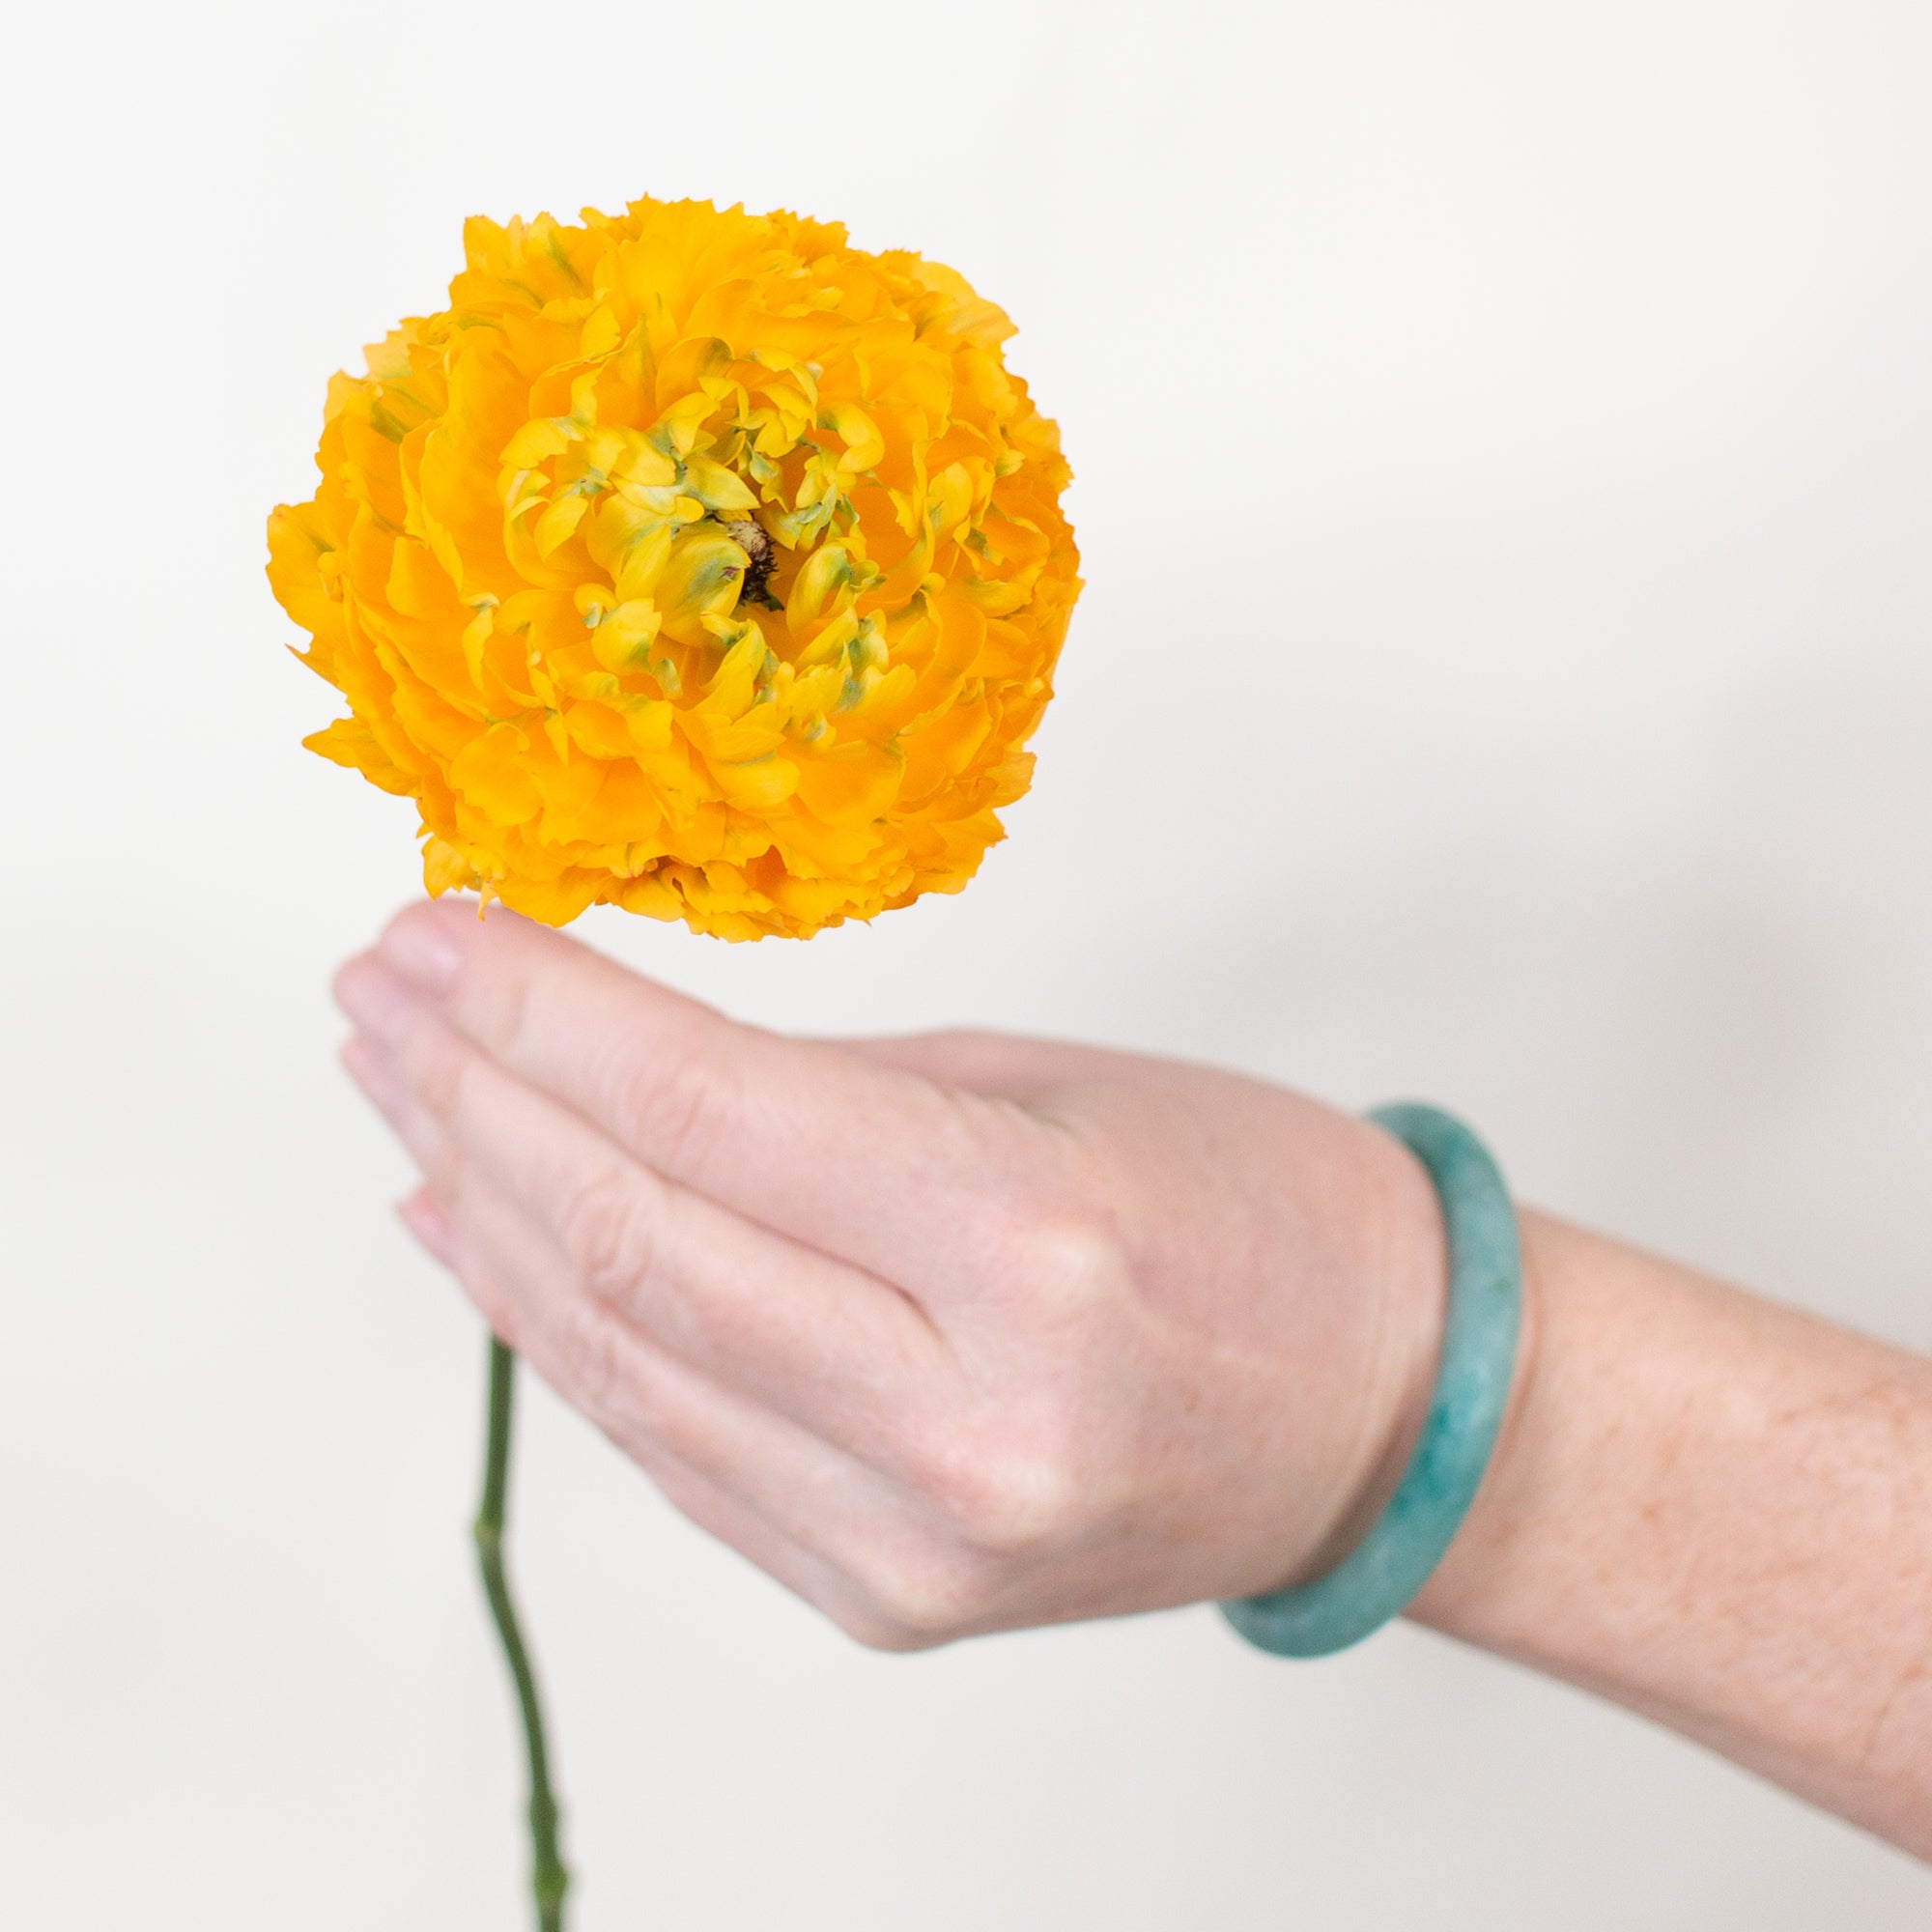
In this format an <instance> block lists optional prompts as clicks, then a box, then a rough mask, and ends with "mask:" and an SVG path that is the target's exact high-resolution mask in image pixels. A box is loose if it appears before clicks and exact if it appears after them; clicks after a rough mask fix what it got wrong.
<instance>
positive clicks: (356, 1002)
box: [335, 953, 416, 1046]
mask: <svg viewBox="0 0 1932 1932" xmlns="http://www.w3.org/2000/svg"><path fill="white" fill-rule="evenodd" d="M335 1004H336V1005H337V1006H338V1007H340V1008H341V1009H342V1010H343V1011H344V1012H345V1013H347V1014H348V1015H349V1017H350V1018H351V1019H352V1020H354V1021H355V1024H356V1025H357V1026H358V1027H360V1028H361V1030H362V1031H363V1032H364V1033H366V1034H367V1035H368V1036H369V1037H370V1038H371V1039H376V1040H380V1041H381V1042H382V1043H383V1044H384V1046H393V1045H395V1043H396V1041H397V1040H398V1039H400V1038H401V1037H402V1034H403V1029H404V1028H405V1027H406V1026H407V1025H408V1024H409V1019H410V1014H411V1013H412V1011H413V1010H414V1009H415V1006H416V995H415V993H414V992H413V990H412V988H410V987H409V986H407V985H405V984H404V982H403V981H402V980H399V979H397V978H396V976H395V975H394V974H393V973H391V972H389V971H387V970H386V968H384V966H383V965H382V964H381V963H380V962H379V961H378V960H376V959H373V958H371V957H370V956H369V955H368V954H367V953H364V954H363V955H362V957H361V958H359V959H352V960H351V961H350V962H349V964H348V965H347V966H345V967H344V968H343V969H342V971H341V972H340V973H338V974H337V975H336V976H335Z"/></svg>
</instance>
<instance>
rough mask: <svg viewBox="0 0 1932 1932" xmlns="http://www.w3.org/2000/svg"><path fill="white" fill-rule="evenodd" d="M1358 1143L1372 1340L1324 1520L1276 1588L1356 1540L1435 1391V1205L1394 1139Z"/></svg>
mask: <svg viewBox="0 0 1932 1932" xmlns="http://www.w3.org/2000/svg"><path fill="white" fill-rule="evenodd" d="M1366 1138H1367V1139H1368V1140H1369V1141H1370V1143H1371V1145H1370V1146H1369V1147H1368V1148H1367V1149H1366V1150H1365V1153H1364V1159H1363V1189H1364V1192H1363V1196H1362V1199H1361V1200H1360V1201H1359V1202H1358V1203H1356V1204H1355V1205H1356V1209H1357V1211H1359V1212H1360V1214H1361V1216H1362V1219H1361V1225H1362V1226H1363V1227H1364V1228H1365V1229H1366V1230H1368V1231H1369V1244H1368V1246H1367V1248H1366V1250H1365V1253H1364V1255H1363V1258H1362V1264H1361V1276H1360V1279H1361V1284H1362V1286H1361V1289H1360V1291H1359V1292H1360V1293H1361V1295H1362V1298H1363V1301H1364V1303H1365V1304H1366V1306H1367V1309H1368V1315H1367V1321H1368V1326H1369V1334H1370V1340H1369V1344H1368V1347H1367V1350H1366V1354H1365V1367H1364V1371H1363V1373H1362V1375H1361V1376H1360V1378H1359V1379H1358V1380H1357V1382H1356V1384H1355V1388H1356V1390H1357V1393H1356V1394H1355V1396H1354V1400H1353V1415H1352V1417H1351V1427H1350V1431H1349V1433H1348V1434H1347V1435H1344V1436H1343V1438H1342V1454H1341V1455H1340V1457H1339V1458H1338V1460H1337V1471H1338V1473H1337V1476H1336V1479H1335V1481H1334V1483H1333V1485H1332V1489H1331V1494H1332V1495H1333V1497H1334V1502H1333V1505H1332V1507H1331V1510H1330V1513H1329V1517H1328V1520H1327V1521H1326V1522H1325V1524H1324V1525H1323V1526H1322V1527H1321V1533H1320V1535H1319V1536H1318V1538H1317V1540H1316V1541H1315V1543H1314V1544H1313V1546H1312V1547H1311V1548H1309V1549H1308V1550H1307V1552H1306V1553H1305V1554H1304V1555H1303V1557H1302V1558H1301V1560H1300V1562H1299V1563H1297V1564H1296V1566H1295V1568H1294V1571H1293V1574H1292V1575H1291V1576H1289V1577H1285V1578H1281V1579H1278V1583H1277V1587H1278V1586H1279V1583H1281V1582H1285V1583H1288V1584H1296V1583H1301V1582H1304V1581H1306V1580H1308V1579H1309V1578H1311V1577H1320V1576H1322V1575H1325V1574H1326V1573H1327V1572H1328V1571H1330V1570H1332V1569H1333V1568H1334V1567H1335V1565H1336V1564H1337V1563H1339V1562H1340V1561H1341V1560H1342V1558H1343V1557H1345V1556H1346V1555H1347V1554H1348V1553H1349V1551H1350V1550H1351V1549H1352V1548H1354V1547H1355V1546H1356V1545H1357V1544H1358V1543H1360V1541H1361V1540H1362V1538H1363V1536H1364V1535H1365V1534H1366V1533H1367V1531H1368V1529H1369V1527H1370V1525H1371V1524H1373V1523H1374V1522H1375V1520H1376V1519H1377V1518H1378V1517H1379V1516H1380V1515H1381V1513H1382V1511H1383V1509H1384V1508H1385V1507H1386V1505H1387V1503H1388V1500H1389V1498H1390V1496H1391V1495H1393V1494H1394V1492H1395V1490H1396V1487H1397V1485H1398V1484H1399V1483H1400V1482H1401V1480H1402V1476H1403V1471H1404V1470H1405V1469H1406V1466H1407V1464H1408V1461H1409V1457H1410V1455H1411V1454H1412V1452H1413V1450H1414V1448H1415V1445H1416V1442H1417V1441H1418V1439H1419V1438H1420V1436H1421V1435H1422V1430H1423V1425H1424V1423H1425V1422H1426V1420H1427V1419H1428V1414H1429V1405H1430V1400H1431V1397H1432V1395H1433V1393H1434V1390H1435V1377H1436V1369H1437V1365H1438V1363H1439V1360H1440V1356H1441V1349H1442V1329H1443V1319H1444V1315H1445V1313H1446V1310H1447V1305H1448V1287H1449V1256H1448V1246H1447V1242H1446V1240H1445V1238H1444V1232H1443V1224H1442V1210H1441V1205H1440V1203H1439V1201H1438V1200H1437V1197H1436V1193H1435V1186H1434V1184H1433V1183H1432V1182H1431V1180H1430V1179H1429V1175H1428V1172H1427V1170H1426V1169H1425V1168H1424V1167H1423V1165H1422V1163H1421V1161H1420V1160H1418V1159H1417V1158H1416V1156H1415V1155H1414V1154H1413V1153H1411V1152H1410V1151H1408V1149H1406V1147H1404V1146H1403V1145H1402V1143H1401V1142H1400V1141H1398V1140H1396V1139H1395V1138H1394V1137H1393V1136H1392V1135H1390V1134H1387V1133H1385V1132H1383V1131H1382V1130H1381V1129H1380V1128H1379V1127H1374V1128H1370V1129H1368V1134H1367V1136H1366Z"/></svg>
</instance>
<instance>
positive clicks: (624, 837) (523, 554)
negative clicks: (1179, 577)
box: [269, 200, 1079, 939]
mask: <svg viewBox="0 0 1932 1932" xmlns="http://www.w3.org/2000/svg"><path fill="white" fill-rule="evenodd" d="M464 252H465V257H466V266H465V268H464V270H463V272H462V273H461V274H459V275H458V276H457V278H456V279H455V281H454V282H452V283H451V284H450V289H449V306H448V308H447V309H445V310H443V311H442V312H441V313H440V314H438V315H433V316H428V317H422V318H415V319H412V320H410V321H407V322H405V323H404V324H403V326H402V327H401V328H400V329H398V330H397V331H396V332H395V333H393V334H392V335H390V336H389V337H388V338H387V340H386V341H384V342H383V343H382V344H380V345H378V346H376V347H373V348H371V349H370V350H369V351H368V374H367V375H366V376H362V377H350V376H338V377H336V378H335V379H334V380H333V382H332V383H331V384H330V386H329V394H328V406H327V421H326V425H325V428H324V430H323V437H322V445H321V448H320V449H319V450H318V452H317V458H316V460H317V465H318V467H319V468H320V469H321V471H322V478H323V480H322V484H321V487H320V488H319V489H318V490H317V492H316V494H315V496H314V497H313V498H311V499H310V500H309V501H308V502H306V503H301V504H297V505H292V506H284V507H283V508H280V509H278V510H276V512H275V513H274V515H273V516H272V517H271V518H270V524H269V543H270V565H269V577H270V583H271V584H272V585H273V588H274V592H275V595H276V597H277V599H278V600H279V601H280V603H281V605H282V608H283V609H284V610H285V611H288V613H289V615H290V616H291V617H293V618H294V619H295V620H296V622H297V623H298V624H299V625H300V626H301V627H302V628H303V629H304V630H306V631H307V632H308V633H309V634H310V635H311V638H312V639H313V642H312V644H311V646H310V648H309V650H308V651H307V653H306V654H305V658H304V662H306V663H307V664H308V665H309V666H310V667H311V668H313V669H315V670H316V671H318V672H319V673H320V674H321V675H322V676H323V677H324V678H326V679H327V681H328V682H329V683H330V684H332V685H334V686H335V687H336V689H337V690H338V691H340V692H341V693H342V695H343V696H344V697H345V698H346V699H347V700H348V705H349V712H350V715H349V716H348V717H347V718H344V719H342V720H340V721H338V722H337V723H336V724H333V725H329V726H328V727H327V730H324V731H320V732H318V733H317V734H316V735H315V736H314V737H311V738H309V739H307V740H306V741H305V742H306V743H307V744H308V745H309V746H310V747H311V748H312V749H313V750H315V751H317V752H320V753H322V754H323V755H324V756H325V757H327V758H332V759H334V760H335V761H336V762H337V763H339V764H344V765H350V766H354V767H355V769H357V770H359V771H360V772H362V774H363V775H364V776H365V777H366V778H368V779H369V780H370V781H372V782H374V783H376V784H378V785H380V786H382V787H383V788H384V790H385V791H391V792H396V793H398V794H401V795H404V796H407V797H410V798H413V799H414V800H415V801H416V804H417V807H418V810H420V813H421V818H422V832H423V836H424V840H425V842H424V847H423V872H424V878H425V881H426V883H427V885H428V887H429V890H430V891H431V892H432V893H441V892H444V891H447V890H449V889H450V888H452V887H469V888H471V889H473V890H476V891H478V892H480V893H481V894H483V895H484V896H485V897H486V898H491V897H495V898H500V899H501V900H502V901H503V902H504V903H505V904H506V905H509V906H511V907H513V908H514V909H516V910H517V911H519V912H523V913H526V914H528V915H529V916H530V917H532V918H534V919H539V920H543V921H545V922H547V923H551V924H561V923H564V922H565V921H566V920H570V919H574V918H575V917H576V916H577V915H578V914H579V913H580V912H582V910H583V909H584V907H585V906H587V905H591V904H594V903H598V902H600V901H602V902H609V903H613V904H617V905H622V906H626V907H628V908H629V909H630V910H632V911H634V912H642V913H649V914H652V915H653V916H655V917H658V918H663V919H683V920H685V921H687V922H688V923H690V924H691V925H693V926H695V927H696V928H697V929H699V930H701V931H706V932H713V933H718V934H721V935H723V936H725V937H726V938H732V939H749V938H756V937H759V936H760V935H763V934H766V933H787V934H793V935H799V936H803V935H807V934H810V933H812V932H815V931H817V930H818V929H819V928H820V927H822V926H826V925H835V924H837V923H839V922H840V921H841V920H845V919H852V918H858V919H867V918H870V917H871V916H872V915H873V914H875V913H877V912H880V911H882V910H883V909H885V908H887V907H890V906H900V905H905V904H907V903H908V902H910V901H911V900H912V899H914V898H916V897H917V896H918V895H920V894H921V893H923V892H953V891H957V890H958V889H959V887H961V886H962V885H964V883H965V882H966V880H967V879H968V878H970V877H971V876H972V874H973V872H974V871H975V870H976V869H977V867H978V866H979V863H980V857H981V855H982V854H983V853H984V851H985V849H986V847H987V846H988V845H989V844H991V843H992V842H993V841H994V840H995V839H997V838H1000V837H1001V836H1002V835H1001V831H1000V826H999V822H998V819H997V818H996V816H995V813H996V811H997V810H998V808H999V807H1001V806H1003V805H1007V804H1009V803H1010V802H1011V801H1012V800H1014V799H1016V798H1017V797H1019V795H1020V794H1021V793H1022V792H1023V791H1025V789H1026V787H1027V783H1028V781H1029V778H1030V776H1031V769H1032V759H1031V757H1030V756H1029V755H1028V754H1027V753H1026V752H1025V750H1024V747H1025V745H1026V741H1027V738H1028V736H1029V734H1030V733H1031V732H1032V730H1033V729H1034V726H1035V725H1036V724H1037V722H1038V719H1039V716H1040V713H1041V710H1042V709H1043V708H1044V706H1045V704H1046V700H1047V698H1048V696H1050V695H1051V691H1052V684H1051V679H1052V674H1053V668H1054V662H1055V659H1056V657H1057V656H1058V653H1059V649H1060V644H1061V640H1062V639H1063V637H1064V636H1065V629H1066V621H1067V617H1068V615H1069V613H1070V611H1071V610H1072V606H1073V600H1074V598H1075V596H1076V595H1077V593H1078V590H1079V579H1078V577H1077V575H1076V571H1077V567H1078V557H1077V554H1076V552H1075V550H1074V545H1073V536H1072V532H1071V530H1070V529H1069V527H1068V526H1067V524H1066V521H1065V518H1064V517H1063V516H1062V515H1061V512H1060V505H1059V498H1060V493H1061V491H1062V489H1063V488H1064V487H1065V483H1066V481H1067V474H1068V472H1067V469H1066V465H1065V461H1064V460H1063V459H1062V457H1061V454H1060V441H1059V435H1058V432H1057V431H1056V429H1055V427H1054V425H1053V424H1052V423H1051V422H1050V421H1048V420H1047V419H1046V418H1045V417H1044V416H1042V415H1040V414H1039V412H1037V410H1036V409H1035V408H1034V406H1033V404H1032V402H1031V400H1030V399H1029V398H1028V395H1027V389H1026V384H1024V383H1023V382H1021V381H1020V380H1019V379H1018V378H1017V377H1015V376H1013V375H1012V374H1011V373H1010V372H1009V370H1008V369H1007V368H1006V366H1005V363H1004V361H1003V359H1002V357H1001V353H1000V345H1001V343H1002V342H1003V341H1004V340H1005V339H1006V338H1007V336H1008V335H1009V334H1010V333H1011V325H1010V324H1009V322H1008V320H1007V318H1006V317H1005V316H1004V315H1003V314H1002V313H1001V312H1000V310H999V309H997V308H995V307H994V306H993V305H992V303H990V302H987V301H983V300H981V299H980V298H979V297H978V296H976V295H975V294H974V293H973V291H972V289H971V288H969V287H968V286H967V284H966V283H965V281H964V280H962V279H961V278H960V277H959V276H958V275H957V274H955V273H953V272H952V270H950V269H945V268H941V267H940V266H938V265H937V264H936V263H932V262H927V261H924V260H923V259H922V258H921V257H920V256H918V255H914V254H910V253H904V252H892V253H886V254H878V255H874V254H867V252H865V251H864V250H861V249H857V248H853V247H850V246H848V245H847V243H846V240H845V231H844V230H843V229H842V228H841V227H838V226H837V225H836V224H829V223H822V222H815V221H809V220H804V219H801V218H800V217H798V216H796V215H792V214H786V213H775V214H768V215H750V214H746V213H744V212H743V211H742V210H741V209H729V210H725V211H723V212H720V211H719V210H717V209H714V208H713V207H712V206H711V205H710V204H709V203H707V202H671V203H667V202H658V201H649V200H646V201H639V202H634V203H633V204H632V205H631V206H630V207H629V208H628V209H627V210H626V211H625V212H624V213H622V214H620V215H614V216H611V215H603V214H599V213H594V212H591V211H586V212H585V213H584V216H583V220H582V224H581V225H571V224H567V223H560V222H556V221H554V220H552V219H551V218H550V217H549V216H547V215H546V216H539V217H538V218H537V219H536V220H534V221H531V222H527V223H526V222H523V221H512V222H511V223H510V224H509V225H508V226H507V227H499V226H497V224H496V223H494V222H490V221H485V220H481V219H474V220H471V221H470V222H469V223H468V224H467V226H466V228H465V232H464Z"/></svg>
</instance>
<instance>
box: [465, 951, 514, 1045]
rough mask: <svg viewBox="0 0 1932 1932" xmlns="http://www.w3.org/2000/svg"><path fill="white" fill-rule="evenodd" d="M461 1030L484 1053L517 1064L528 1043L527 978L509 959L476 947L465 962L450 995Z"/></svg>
mask: <svg viewBox="0 0 1932 1932" xmlns="http://www.w3.org/2000/svg"><path fill="white" fill-rule="evenodd" d="M451 1007H452V1010H454V1011H456V1012H458V1013H460V1014H461V1016H462V1023H463V1026H464V1030H465V1031H466V1032H467V1033H469V1036H470V1037H472V1038H473V1039H475V1040H476V1041H477V1043H478V1044H479V1045H481V1046H482V1047H483V1048H484V1050H485V1051H486V1052H489V1053H493V1054H495V1055H497V1057H498V1058H499V1059H502V1060H506V1061H511V1062H520V1061H521V1060H522V1059H523V1058H524V1055H523V1054H522V1052H521V1051H520V1049H522V1048H523V1047H524V1046H525V1045H526V1043H527V1040H528V1036H529V1023H530V1007H531V998H530V975H529V973H528V972H527V971H526V970H525V969H523V968H522V967H520V966H519V965H518V963H517V962H515V961H513V960H505V959H503V958H501V957H500V955H497V956H493V955H492V954H491V953H490V952H488V951H487V950H485V949H483V948H478V949H477V951H476V952H474V953H472V954H471V955H470V957H469V959H468V960H466V961H465V963H464V967H463V970H462V973H461V974H460V975H459V977H458V980H457V983H456V986H455V989H454V991H453V993H452V996H451Z"/></svg>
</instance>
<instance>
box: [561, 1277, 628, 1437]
mask: <svg viewBox="0 0 1932 1932" xmlns="http://www.w3.org/2000/svg"><path fill="white" fill-rule="evenodd" d="M558 1326H559V1332H558V1334H557V1338H556V1343H557V1354H558V1357H559V1367H560V1368H561V1369H562V1371H563V1373H564V1374H565V1375H566V1376H567V1377H568V1378H569V1394H570V1397H571V1400H572V1401H573V1402H575V1403H576V1404H577V1406H579V1407H581V1408H583V1409H586V1410H587V1411H589V1412H590V1413H591V1414H592V1415H593V1416H596V1417H600V1418H602V1417H606V1416H609V1415H611V1414H612V1413H614V1412H615V1409H616V1406H617V1403H618V1397H619V1393H620V1391H621V1390H622V1388H623V1385H624V1364H623V1358H622V1350H620V1348H619V1346H618V1341H619V1338H618V1333H617V1327H616V1324H615V1323H614V1322H613V1321H611V1318H610V1316H609V1315H608V1314H607V1313H606V1312H605V1311H604V1310H603V1309H602V1308H601V1307H599V1306H598V1305H597V1304H596V1303H595V1302H590V1303H582V1302H573V1303H571V1304H570V1306H569V1312H568V1313H567V1314H566V1315H564V1317H563V1318H562V1320H561V1321H560V1322H559V1324H558ZM632 1406H634V1407H635V1406H636V1405H635V1404H633V1405H632Z"/></svg>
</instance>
